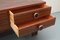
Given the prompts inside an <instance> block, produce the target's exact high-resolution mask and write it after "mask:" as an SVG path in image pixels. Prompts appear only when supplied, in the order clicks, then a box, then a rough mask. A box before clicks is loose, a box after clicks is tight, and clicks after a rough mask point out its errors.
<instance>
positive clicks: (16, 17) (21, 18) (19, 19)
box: [9, 5, 51, 24]
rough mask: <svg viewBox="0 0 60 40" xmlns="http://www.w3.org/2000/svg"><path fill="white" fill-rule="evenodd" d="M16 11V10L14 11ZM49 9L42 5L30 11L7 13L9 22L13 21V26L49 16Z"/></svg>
mask: <svg viewBox="0 0 60 40" xmlns="http://www.w3.org/2000/svg"><path fill="white" fill-rule="evenodd" d="M16 11H17V10H16ZM50 12H51V7H50V6H47V5H44V6H43V7H42V8H36V9H30V10H25V11H23V12H21V11H20V12H17V13H15V12H14V11H11V10H10V11H9V13H10V16H11V18H12V19H11V20H13V21H14V23H15V24H23V23H25V22H29V21H32V20H35V19H39V18H41V17H44V16H47V15H50Z"/></svg>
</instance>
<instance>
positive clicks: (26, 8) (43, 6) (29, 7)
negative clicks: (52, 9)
mask: <svg viewBox="0 0 60 40" xmlns="http://www.w3.org/2000/svg"><path fill="white" fill-rule="evenodd" d="M46 7H47V5H46V6H45V4H43V5H39V4H37V5H32V6H27V7H23V8H16V9H15V10H14V9H12V10H11V11H12V12H13V13H14V14H18V13H21V12H26V11H29V10H35V9H39V8H41V9H42V8H46Z"/></svg>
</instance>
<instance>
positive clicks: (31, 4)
mask: <svg viewBox="0 0 60 40" xmlns="http://www.w3.org/2000/svg"><path fill="white" fill-rule="evenodd" d="M14 1H16V0H14ZM14 1H13V0H11V1H8V2H7V1H6V3H5V4H1V6H0V33H1V32H5V31H7V30H11V29H10V28H12V29H13V31H14V32H15V33H16V35H17V36H18V37H20V36H26V35H30V34H32V35H34V34H36V33H37V32H38V30H39V29H40V30H42V29H44V28H46V27H49V26H51V25H54V24H55V19H56V18H55V17H53V16H51V15H50V14H51V6H48V5H46V2H44V1H42V0H18V1H19V2H17V1H16V2H14ZM3 2H4V1H2V3H3Z"/></svg>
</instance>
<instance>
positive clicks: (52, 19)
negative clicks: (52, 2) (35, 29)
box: [10, 16, 55, 37]
mask: <svg viewBox="0 0 60 40" xmlns="http://www.w3.org/2000/svg"><path fill="white" fill-rule="evenodd" d="M50 22H53V24H54V23H55V17H53V16H46V17H43V18H41V19H38V20H33V21H31V22H26V23H24V24H21V25H19V24H18V25H16V24H15V23H14V22H13V21H12V20H10V24H11V28H12V29H13V31H14V32H15V33H16V35H17V36H18V37H19V30H21V29H24V28H27V27H30V26H34V25H44V24H46V23H50Z"/></svg>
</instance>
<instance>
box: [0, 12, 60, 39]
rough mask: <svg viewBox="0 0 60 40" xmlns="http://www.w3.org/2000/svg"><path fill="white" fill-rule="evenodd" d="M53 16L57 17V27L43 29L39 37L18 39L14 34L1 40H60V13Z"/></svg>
mask: <svg viewBox="0 0 60 40" xmlns="http://www.w3.org/2000/svg"><path fill="white" fill-rule="evenodd" d="M52 15H54V16H55V17H56V23H55V25H53V26H51V27H48V28H46V29H43V30H42V31H38V35H36V36H33V37H31V36H26V37H20V38H17V36H16V35H15V34H14V32H12V33H10V34H7V35H5V36H2V37H1V36H0V40H60V12H56V13H53V14H52ZM0 35H1V34H0Z"/></svg>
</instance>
